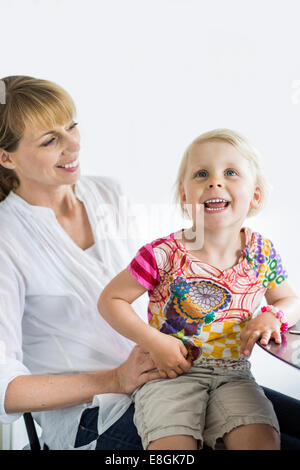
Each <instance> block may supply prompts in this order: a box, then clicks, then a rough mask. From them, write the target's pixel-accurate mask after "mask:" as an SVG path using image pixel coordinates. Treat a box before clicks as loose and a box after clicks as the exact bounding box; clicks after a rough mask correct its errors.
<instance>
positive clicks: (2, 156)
mask: <svg viewBox="0 0 300 470" xmlns="http://www.w3.org/2000/svg"><path fill="white" fill-rule="evenodd" d="M0 165H1V166H3V167H4V168H7V169H8V170H14V168H15V167H16V165H15V163H14V162H13V160H12V158H11V156H10V153H8V152H6V151H5V150H3V149H1V148H0Z"/></svg>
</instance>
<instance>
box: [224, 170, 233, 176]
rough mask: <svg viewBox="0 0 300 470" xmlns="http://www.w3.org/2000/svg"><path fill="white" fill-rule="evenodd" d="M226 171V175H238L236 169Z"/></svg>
mask: <svg viewBox="0 0 300 470" xmlns="http://www.w3.org/2000/svg"><path fill="white" fill-rule="evenodd" d="M225 173H226V175H228V176H234V175H236V171H235V170H226V172H225Z"/></svg>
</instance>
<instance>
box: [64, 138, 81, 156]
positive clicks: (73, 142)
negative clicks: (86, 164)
mask: <svg viewBox="0 0 300 470" xmlns="http://www.w3.org/2000/svg"><path fill="white" fill-rule="evenodd" d="M79 149H80V140H79V137H78V136H72V135H67V136H66V137H65V150H66V151H67V152H78V150H79Z"/></svg>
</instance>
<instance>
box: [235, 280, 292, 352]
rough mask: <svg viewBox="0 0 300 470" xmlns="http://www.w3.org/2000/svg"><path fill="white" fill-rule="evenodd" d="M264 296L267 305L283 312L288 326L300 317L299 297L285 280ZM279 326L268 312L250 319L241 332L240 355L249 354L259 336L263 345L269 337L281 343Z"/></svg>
mask: <svg viewBox="0 0 300 470" xmlns="http://www.w3.org/2000/svg"><path fill="white" fill-rule="evenodd" d="M265 298H266V301H267V303H268V304H269V305H273V306H274V307H276V308H278V309H280V310H282V311H283V312H284V314H285V317H286V319H287V322H288V324H289V327H291V326H293V325H294V324H295V323H297V321H298V320H299V319H300V298H299V297H298V296H297V295H296V293H295V291H294V290H293V289H292V287H291V286H290V284H289V283H288V282H287V281H284V282H283V283H282V284H281V285H279V286H277V287H276V289H274V290H272V291H270V292H268V293H266V295H265ZM280 326H281V323H280V321H279V320H278V319H277V318H276V317H275V315H274V314H273V313H270V312H264V313H261V314H259V315H258V316H257V317H255V318H253V319H252V320H250V321H249V322H248V323H247V325H246V326H245V327H244V329H243V331H242V333H241V340H242V344H241V350H240V352H241V356H242V357H243V356H249V355H250V354H251V352H252V349H253V346H254V344H255V343H256V341H257V340H258V339H259V338H260V342H261V344H263V345H267V344H268V343H269V341H270V339H271V338H273V339H274V340H275V342H276V343H278V344H279V343H281V334H280Z"/></svg>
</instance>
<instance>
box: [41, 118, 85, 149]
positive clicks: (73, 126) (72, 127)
mask: <svg viewBox="0 0 300 470" xmlns="http://www.w3.org/2000/svg"><path fill="white" fill-rule="evenodd" d="M76 126H78V122H73V124H72V125H71V126H70V127H69V129H68V130H69V131H71V130H72V129H74V128H75V127H76ZM55 139H56V138H55V137H52V139H50V140H48V142H45V143H44V144H43V147H48V145H51V144H52V143H53V142H54V141H55Z"/></svg>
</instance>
